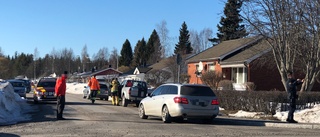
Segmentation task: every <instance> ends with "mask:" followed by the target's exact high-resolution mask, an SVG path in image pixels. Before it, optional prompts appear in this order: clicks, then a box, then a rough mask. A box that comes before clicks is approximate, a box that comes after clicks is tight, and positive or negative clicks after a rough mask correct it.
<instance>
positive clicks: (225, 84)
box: [219, 80, 233, 90]
mask: <svg viewBox="0 0 320 137" xmlns="http://www.w3.org/2000/svg"><path fill="white" fill-rule="evenodd" d="M232 83H233V82H232V81H231V80H222V81H220V82H219V88H222V90H233V86H232Z"/></svg>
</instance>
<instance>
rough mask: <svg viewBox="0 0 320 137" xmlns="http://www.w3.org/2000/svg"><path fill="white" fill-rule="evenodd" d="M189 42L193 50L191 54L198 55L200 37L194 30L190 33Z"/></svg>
mask: <svg viewBox="0 0 320 137" xmlns="http://www.w3.org/2000/svg"><path fill="white" fill-rule="evenodd" d="M189 41H190V42H191V46H192V48H193V54H198V53H199V52H200V51H201V47H200V46H201V45H200V44H201V43H200V37H199V34H198V32H197V31H196V30H191V31H190V38H189Z"/></svg>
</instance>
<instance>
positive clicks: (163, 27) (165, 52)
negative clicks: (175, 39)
mask: <svg viewBox="0 0 320 137" xmlns="http://www.w3.org/2000/svg"><path fill="white" fill-rule="evenodd" d="M157 32H158V35H159V37H160V43H161V46H162V50H161V52H162V56H161V58H165V57H168V56H170V55H171V53H172V52H171V46H170V41H171V38H170V37H169V30H168V28H167V22H166V21H165V20H163V21H161V23H160V24H157Z"/></svg>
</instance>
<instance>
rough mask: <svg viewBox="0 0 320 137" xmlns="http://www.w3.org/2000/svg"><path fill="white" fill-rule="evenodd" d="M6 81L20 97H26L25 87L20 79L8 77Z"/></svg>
mask: <svg viewBox="0 0 320 137" xmlns="http://www.w3.org/2000/svg"><path fill="white" fill-rule="evenodd" d="M8 82H9V83H10V84H11V85H12V86H13V89H14V92H16V93H17V94H19V95H20V97H24V98H27V87H26V85H25V83H24V81H22V80H17V79H10V80H8Z"/></svg>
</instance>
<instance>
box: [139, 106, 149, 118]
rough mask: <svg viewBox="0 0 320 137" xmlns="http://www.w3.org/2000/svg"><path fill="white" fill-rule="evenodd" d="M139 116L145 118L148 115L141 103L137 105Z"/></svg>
mask: <svg viewBox="0 0 320 137" xmlns="http://www.w3.org/2000/svg"><path fill="white" fill-rule="evenodd" d="M139 117H140V118H141V119H147V118H148V116H147V115H146V114H145V111H144V106H143V104H140V106H139Z"/></svg>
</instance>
